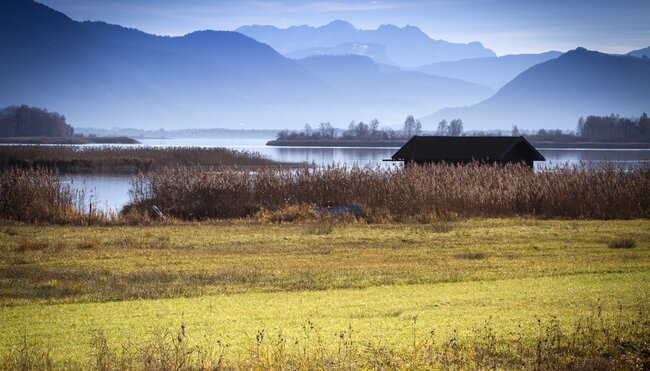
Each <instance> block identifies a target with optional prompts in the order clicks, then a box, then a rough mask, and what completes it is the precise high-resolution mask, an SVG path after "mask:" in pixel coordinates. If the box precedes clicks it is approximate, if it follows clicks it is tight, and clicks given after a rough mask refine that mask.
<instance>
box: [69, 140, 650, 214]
mask: <svg viewBox="0 0 650 371" xmlns="http://www.w3.org/2000/svg"><path fill="white" fill-rule="evenodd" d="M268 140H269V139H248V138H244V139H242V138H225V139H224V138H176V139H140V141H141V142H142V144H139V145H140V146H156V147H178V146H196V147H226V148H232V149H236V150H244V151H251V152H258V153H260V154H262V155H264V156H266V157H268V158H270V159H273V160H276V161H282V162H303V161H305V162H308V163H312V162H315V163H316V164H319V165H326V164H331V163H338V164H346V165H353V164H358V165H362V166H365V165H371V166H394V164H395V163H391V162H384V161H382V160H383V159H387V158H390V156H392V155H393V153H395V151H396V150H397V147H394V148H383V147H380V148H375V147H372V148H370V147H366V148H351V147H269V146H266V142H267V141H268ZM131 146H138V145H131ZM538 150H539V151H540V152H541V153H542V154H543V155H544V157H546V162H538V163H536V168H537V169H541V168H543V167H546V166H555V165H561V164H567V163H568V164H577V163H580V162H584V163H595V164H602V163H608V162H613V163H616V164H622V165H625V166H628V165H637V164H638V165H641V164H650V149H593V148H589V149H584V148H570V149H565V148H563V149H557V148H538ZM130 179H131V178H130V177H124V176H113V175H110V176H107V175H73V176H68V175H66V176H64V181H65V182H67V183H68V184H70V185H71V186H72V187H73V188H74V189H83V188H85V189H86V190H87V191H89V192H90V193H91V194H92V195H93V198H92V199H93V204H94V207H99V208H100V209H103V210H114V211H118V210H119V209H121V207H122V206H124V205H125V204H126V203H127V202H128V201H129V195H128V189H129V182H130Z"/></svg>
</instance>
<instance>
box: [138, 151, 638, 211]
mask: <svg viewBox="0 0 650 371" xmlns="http://www.w3.org/2000/svg"><path fill="white" fill-rule="evenodd" d="M130 192H131V198H132V201H133V203H134V204H137V205H157V206H158V207H159V208H160V209H161V210H163V212H164V213H166V214H170V215H173V216H175V217H178V218H181V219H203V218H240V217H247V216H251V215H255V214H256V213H258V212H260V211H261V210H264V211H262V212H261V213H260V214H258V215H262V216H265V217H266V218H270V217H269V216H268V215H271V214H272V213H274V212H277V211H278V210H291V209H290V208H291V207H299V206H298V205H314V206H315V207H328V206H340V205H351V204H355V205H359V206H361V207H362V208H363V210H364V214H365V215H364V217H365V219H366V220H369V221H402V220H418V221H419V220H427V221H431V220H437V219H445V218H450V217H453V218H455V217H468V216H479V217H506V216H534V217H552V218H595V219H626V218H645V217H648V216H650V172H649V171H648V170H647V169H644V168H630V169H625V168H622V167H615V166H606V167H596V166H588V165H584V164H583V165H566V166H560V167H554V168H549V169H545V170H543V171H539V172H533V171H531V170H530V169H529V168H527V167H525V166H520V165H506V166H499V165H493V166H489V165H479V164H476V163H474V164H469V165H462V166H454V165H444V164H443V165H427V166H410V167H406V168H401V167H391V168H389V169H382V168H379V167H358V166H354V167H351V168H348V167H345V166H327V167H316V166H315V165H314V166H311V167H303V168H300V169H297V170H296V169H261V170H259V171H258V172H249V171H241V170H238V169H233V168H226V169H209V168H200V169H197V168H192V169H188V168H179V167H175V168H165V169H163V170H161V171H157V172H151V173H147V174H144V175H141V176H140V177H139V178H137V180H136V181H134V182H133V184H132V188H131V191H130ZM300 207H302V206H300ZM280 213H281V214H282V213H286V212H280ZM294 214H295V213H294ZM276 219H278V217H276ZM279 219H282V218H279Z"/></svg>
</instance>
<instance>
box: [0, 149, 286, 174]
mask: <svg viewBox="0 0 650 371" xmlns="http://www.w3.org/2000/svg"><path fill="white" fill-rule="evenodd" d="M177 165H178V166H216V167H218V166H240V167H254V168H256V167H263V166H274V165H277V163H276V162H274V161H272V160H269V159H267V158H265V157H263V156H262V155H261V154H259V153H256V152H248V151H238V150H233V149H227V148H199V147H166V148H160V147H120V146H102V147H79V146H0V171H2V170H6V169H10V168H14V167H18V168H38V167H42V168H49V169H57V170H59V171H61V172H118V173H137V172H139V171H149V170H152V169H157V168H161V167H164V166H177Z"/></svg>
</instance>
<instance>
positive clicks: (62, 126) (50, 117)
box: [0, 105, 74, 137]
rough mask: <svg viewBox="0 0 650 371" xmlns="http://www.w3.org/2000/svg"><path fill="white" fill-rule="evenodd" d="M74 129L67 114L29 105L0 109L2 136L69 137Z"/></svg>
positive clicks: (0, 133) (0, 131) (0, 134)
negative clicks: (67, 121) (67, 118)
mask: <svg viewBox="0 0 650 371" xmlns="http://www.w3.org/2000/svg"><path fill="white" fill-rule="evenodd" d="M72 135H74V129H73V128H72V126H70V125H68V124H67V123H66V121H65V116H63V115H61V114H59V113H57V112H49V111H48V110H47V109H44V108H38V107H30V106H27V105H21V106H9V107H6V108H4V109H2V110H0V137H67V136H72Z"/></svg>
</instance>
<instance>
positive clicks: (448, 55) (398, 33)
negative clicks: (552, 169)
mask: <svg viewBox="0 0 650 371" xmlns="http://www.w3.org/2000/svg"><path fill="white" fill-rule="evenodd" d="M236 31H237V32H240V33H242V34H244V35H247V36H250V37H252V38H254V39H255V40H258V41H261V42H263V43H266V44H269V45H271V46H272V47H273V48H274V49H275V50H277V51H279V52H280V53H283V54H285V55H292V54H294V53H301V54H300V55H301V56H306V54H304V53H305V52H304V50H305V49H307V50H310V49H311V50H313V49H314V48H338V47H340V45H341V44H345V43H371V44H376V45H381V46H383V47H384V48H385V49H386V54H387V58H388V60H390V61H392V62H393V63H394V64H396V65H398V66H402V67H410V68H415V67H418V66H421V65H424V64H429V63H434V62H442V61H453V60H460V59H467V58H479V57H494V56H495V54H494V52H493V51H492V50H490V49H487V48H485V47H484V46H483V44H481V43H480V42H477V41H475V42H471V43H468V44H459V43H450V42H448V41H444V40H434V39H431V38H430V37H429V36H428V35H427V34H425V33H424V32H422V30H420V29H419V28H417V27H414V26H405V27H401V28H400V27H397V26H394V25H390V24H387V25H381V26H379V28H377V29H376V30H359V29H357V28H356V27H354V26H353V25H352V24H350V23H348V22H345V21H341V20H336V21H333V22H330V23H328V24H326V25H324V26H321V27H311V26H305V25H303V26H292V27H289V28H284V29H281V28H277V27H274V26H267V25H252V26H242V27H239V28H238V29H237V30H236ZM376 61H377V62H379V63H385V62H386V61H382V60H376Z"/></svg>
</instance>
